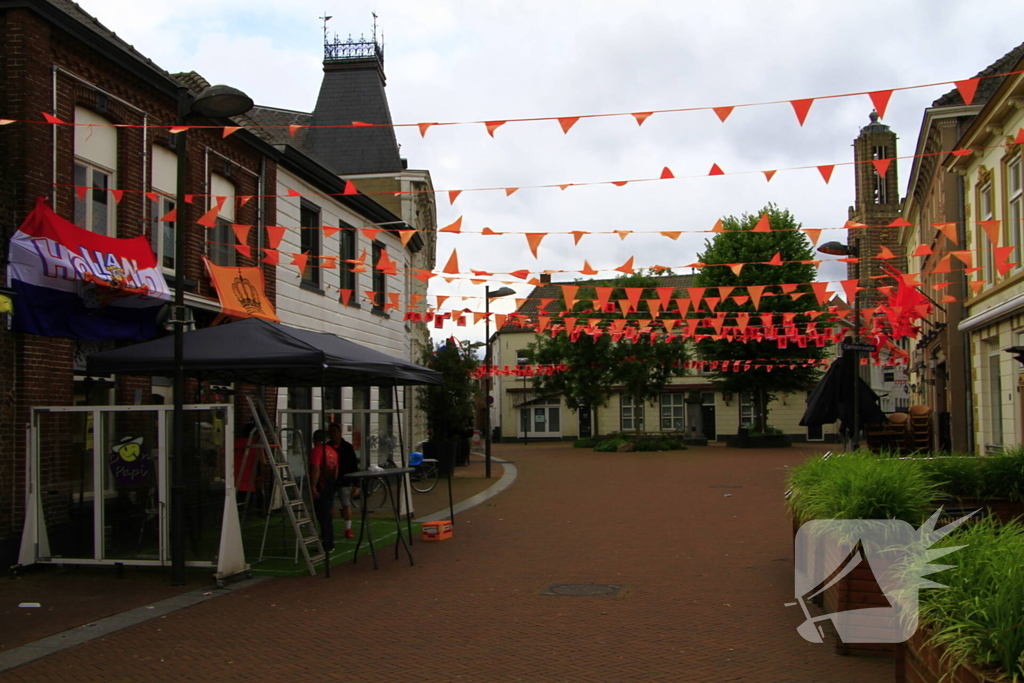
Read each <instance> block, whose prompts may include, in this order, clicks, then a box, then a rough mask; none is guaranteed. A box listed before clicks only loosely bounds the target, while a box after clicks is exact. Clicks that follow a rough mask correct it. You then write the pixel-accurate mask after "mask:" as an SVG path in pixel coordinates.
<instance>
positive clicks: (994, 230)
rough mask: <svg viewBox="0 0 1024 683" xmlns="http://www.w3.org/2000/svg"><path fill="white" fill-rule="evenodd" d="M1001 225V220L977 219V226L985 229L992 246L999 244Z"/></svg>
mask: <svg viewBox="0 0 1024 683" xmlns="http://www.w3.org/2000/svg"><path fill="white" fill-rule="evenodd" d="M1001 225H1002V222H1001V221H998V220H993V221H978V227H979V228H981V229H982V230H984V231H985V234H986V235H987V236H988V241H989V242H990V243H991V244H992V246H993V247H998V246H999V227H1000V226H1001Z"/></svg>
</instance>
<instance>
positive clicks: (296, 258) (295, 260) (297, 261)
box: [291, 252, 309, 273]
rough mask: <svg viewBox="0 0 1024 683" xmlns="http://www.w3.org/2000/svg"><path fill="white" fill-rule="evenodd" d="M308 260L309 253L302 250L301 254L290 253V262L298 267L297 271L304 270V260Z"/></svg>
mask: <svg viewBox="0 0 1024 683" xmlns="http://www.w3.org/2000/svg"><path fill="white" fill-rule="evenodd" d="M307 261H309V254H308V253H307V252H302V253H301V254H292V261H291V264H292V265H293V266H298V267H299V273H302V272H305V270H306V262H307Z"/></svg>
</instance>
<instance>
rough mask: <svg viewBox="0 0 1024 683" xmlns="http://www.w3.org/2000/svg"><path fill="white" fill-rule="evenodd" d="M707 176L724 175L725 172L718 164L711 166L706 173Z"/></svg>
mask: <svg viewBox="0 0 1024 683" xmlns="http://www.w3.org/2000/svg"><path fill="white" fill-rule="evenodd" d="M708 175H725V171H723V170H722V168H721V166H719V165H718V164H711V170H710V171H708Z"/></svg>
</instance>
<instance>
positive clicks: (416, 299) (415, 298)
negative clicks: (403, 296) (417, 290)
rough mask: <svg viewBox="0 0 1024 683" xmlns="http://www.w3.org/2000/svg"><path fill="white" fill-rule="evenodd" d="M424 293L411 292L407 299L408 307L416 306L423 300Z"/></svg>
mask: <svg viewBox="0 0 1024 683" xmlns="http://www.w3.org/2000/svg"><path fill="white" fill-rule="evenodd" d="M425 296H426V295H425V294H412V295H411V298H410V300H409V308H416V307H417V306H419V304H420V302H421V301H423V298H424V297H425Z"/></svg>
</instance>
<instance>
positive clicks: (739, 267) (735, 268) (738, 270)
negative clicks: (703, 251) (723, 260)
mask: <svg viewBox="0 0 1024 683" xmlns="http://www.w3.org/2000/svg"><path fill="white" fill-rule="evenodd" d="M728 265H729V270H731V271H732V274H733V275H735V276H736V277H739V276H740V275H741V274H742V273H743V266H745V265H747V264H745V263H730V264H728Z"/></svg>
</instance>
